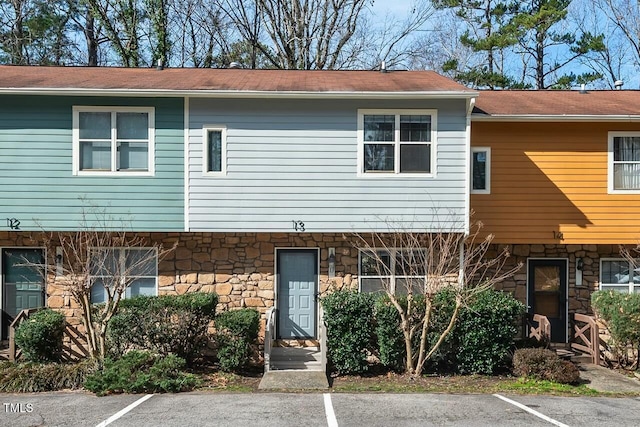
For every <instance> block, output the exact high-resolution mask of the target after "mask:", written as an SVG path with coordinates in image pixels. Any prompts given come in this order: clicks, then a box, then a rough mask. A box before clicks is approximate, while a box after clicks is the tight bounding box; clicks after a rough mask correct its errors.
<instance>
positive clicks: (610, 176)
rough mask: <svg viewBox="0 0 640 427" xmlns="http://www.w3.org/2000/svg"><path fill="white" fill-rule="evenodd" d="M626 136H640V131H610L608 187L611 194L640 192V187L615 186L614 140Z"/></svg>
mask: <svg viewBox="0 0 640 427" xmlns="http://www.w3.org/2000/svg"><path fill="white" fill-rule="evenodd" d="M625 136H630V137H640V132H609V138H608V149H607V169H608V171H607V172H608V180H607V181H608V182H607V188H608V193H609V194H640V188H632V189H629V190H625V189H618V188H614V177H613V175H614V168H613V165H614V160H613V159H614V156H613V140H614V138H616V137H625ZM621 163H629V162H621ZM639 179H640V178H639Z"/></svg>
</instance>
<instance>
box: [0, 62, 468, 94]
mask: <svg viewBox="0 0 640 427" xmlns="http://www.w3.org/2000/svg"><path fill="white" fill-rule="evenodd" d="M42 89H47V90H54V91H55V90H72V89H76V90H124V91H133V92H135V91H140V92H144V91H172V92H192V91H222V92H234V91H237V92H275V93H277V92H293V93H326V92H329V93H335V92H337V93H340V92H346V93H352V92H364V93H388V92H396V93H397V92H421V93H425V92H465V93H469V94H473V93H477V92H476V91H473V90H471V89H468V88H466V87H465V86H462V85H460V84H458V83H456V82H454V81H453V80H450V79H448V78H446V77H443V76H440V75H438V74H436V73H435V72H433V71H390V72H387V73H381V72H379V71H296V70H293V71H292V70H244V69H202V68H167V69H164V70H162V71H158V70H156V69H154V68H106V67H102V68H101V67H42V66H0V91H5V92H6V91H9V90H32V91H33V90H42Z"/></svg>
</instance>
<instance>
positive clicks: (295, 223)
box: [291, 220, 304, 231]
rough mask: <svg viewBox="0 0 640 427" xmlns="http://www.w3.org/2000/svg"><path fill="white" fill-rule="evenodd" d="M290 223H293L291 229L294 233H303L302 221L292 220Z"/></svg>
mask: <svg viewBox="0 0 640 427" xmlns="http://www.w3.org/2000/svg"><path fill="white" fill-rule="evenodd" d="M291 222H293V229H294V230H296V231H304V222H302V221H296V220H292V221H291Z"/></svg>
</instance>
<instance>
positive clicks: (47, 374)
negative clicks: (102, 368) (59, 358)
mask: <svg viewBox="0 0 640 427" xmlns="http://www.w3.org/2000/svg"><path fill="white" fill-rule="evenodd" d="M94 370H95V363H94V362H93V361H91V360H84V361H82V362H78V363H46V364H42V363H33V362H27V363H11V362H2V363H0V392H4V393H31V392H41V391H56V390H69V389H71V390H75V389H79V388H82V386H83V384H84V382H85V379H86V378H87V376H88V375H89V374H90V373H91V372H93V371H94Z"/></svg>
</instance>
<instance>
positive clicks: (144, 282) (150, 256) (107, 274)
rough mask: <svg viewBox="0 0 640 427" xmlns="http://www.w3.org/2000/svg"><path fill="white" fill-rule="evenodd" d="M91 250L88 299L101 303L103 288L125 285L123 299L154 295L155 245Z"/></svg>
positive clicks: (156, 261)
mask: <svg viewBox="0 0 640 427" xmlns="http://www.w3.org/2000/svg"><path fill="white" fill-rule="evenodd" d="M91 251H92V260H91V261H92V265H91V275H90V276H89V281H90V283H91V302H93V303H102V302H105V301H106V300H107V290H106V287H116V286H125V285H128V286H126V288H125V293H124V295H123V296H124V297H125V298H130V297H134V296H137V295H157V294H158V251H157V249H156V248H93V249H91Z"/></svg>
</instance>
